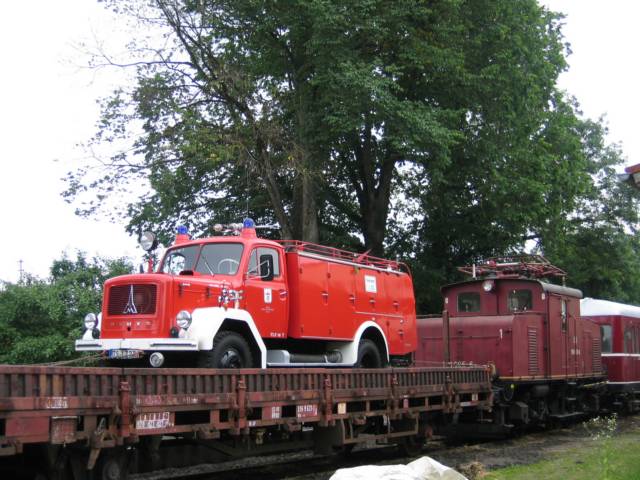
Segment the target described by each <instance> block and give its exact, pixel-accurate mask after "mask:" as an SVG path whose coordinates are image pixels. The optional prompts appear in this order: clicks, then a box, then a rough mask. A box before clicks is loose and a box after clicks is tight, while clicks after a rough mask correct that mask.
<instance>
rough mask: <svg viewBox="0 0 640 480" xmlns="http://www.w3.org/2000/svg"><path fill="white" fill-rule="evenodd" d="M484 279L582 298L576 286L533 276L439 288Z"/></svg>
mask: <svg viewBox="0 0 640 480" xmlns="http://www.w3.org/2000/svg"><path fill="white" fill-rule="evenodd" d="M485 280H493V281H496V282H500V281H519V282H529V283H536V284H538V285H540V287H541V288H542V290H543V291H545V292H549V293H556V294H558V295H566V296H568V297H576V298H582V291H581V290H578V289H577V288H571V287H563V286H562V285H556V284H554V283H548V282H543V281H540V280H537V279H534V278H526V277H516V278H513V277H502V278H491V277H488V278H476V279H471V280H465V281H463V282H456V283H450V284H449V285H445V286H443V287H442V288H441V289H440V290H441V291H444V290H446V289H449V288H451V287H456V286H459V285H471V284H474V283H482V282H484V281H485ZM638 310H639V311H640V307H638Z"/></svg>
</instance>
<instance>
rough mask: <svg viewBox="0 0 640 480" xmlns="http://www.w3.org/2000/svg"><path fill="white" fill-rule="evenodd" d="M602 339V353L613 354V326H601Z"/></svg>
mask: <svg viewBox="0 0 640 480" xmlns="http://www.w3.org/2000/svg"><path fill="white" fill-rule="evenodd" d="M600 338H601V339H602V353H611V351H612V347H611V325H600Z"/></svg>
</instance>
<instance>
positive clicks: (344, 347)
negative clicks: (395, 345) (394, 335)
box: [327, 320, 389, 365]
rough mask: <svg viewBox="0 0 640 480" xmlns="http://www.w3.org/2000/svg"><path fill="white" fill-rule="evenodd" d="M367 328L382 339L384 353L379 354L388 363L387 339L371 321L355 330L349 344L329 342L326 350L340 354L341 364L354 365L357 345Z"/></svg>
mask: <svg viewBox="0 0 640 480" xmlns="http://www.w3.org/2000/svg"><path fill="white" fill-rule="evenodd" d="M367 328H375V329H376V330H378V332H380V335H382V338H383V340H384V352H381V353H382V356H383V357H384V358H383V359H384V360H385V361H387V362H388V361H389V343H388V342H387V337H386V336H385V334H384V332H383V331H382V329H381V328H380V326H379V325H378V324H377V323H375V322H373V321H371V320H368V321H366V322H364V323H363V324H362V325H360V327H358V330H356V334H355V335H354V337H353V340H352V341H351V342H329V344H328V345H327V346H328V349H329V350H338V351H339V352H340V353H341V354H342V362H341V363H345V364H349V365H355V363H356V362H357V361H358V345H359V344H360V339H361V338H362V334H363V333H364V331H365V330H366V329H367Z"/></svg>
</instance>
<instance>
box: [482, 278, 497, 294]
mask: <svg viewBox="0 0 640 480" xmlns="http://www.w3.org/2000/svg"><path fill="white" fill-rule="evenodd" d="M495 285H496V284H495V282H494V281H493V280H485V281H484V282H482V289H483V290H484V291H485V292H487V293H489V292H490V291H492V290H493V288H494V287H495Z"/></svg>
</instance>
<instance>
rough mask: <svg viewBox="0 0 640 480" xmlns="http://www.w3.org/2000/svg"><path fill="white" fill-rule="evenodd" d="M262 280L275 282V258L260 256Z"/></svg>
mask: <svg viewBox="0 0 640 480" xmlns="http://www.w3.org/2000/svg"><path fill="white" fill-rule="evenodd" d="M260 278H261V279H262V280H265V281H267V282H268V281H271V280H273V256H271V255H269V254H267V255H260Z"/></svg>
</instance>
